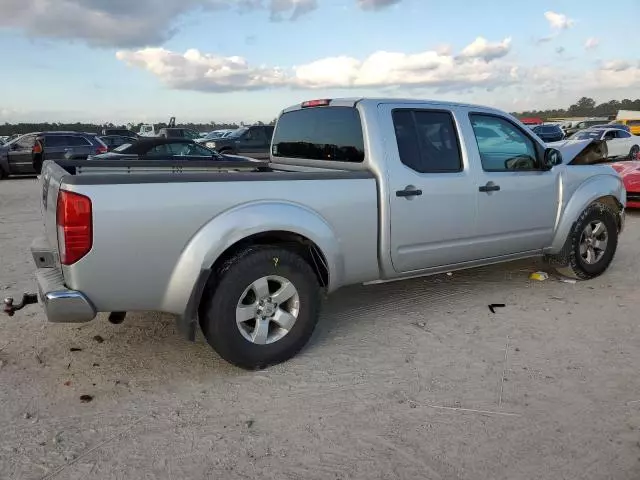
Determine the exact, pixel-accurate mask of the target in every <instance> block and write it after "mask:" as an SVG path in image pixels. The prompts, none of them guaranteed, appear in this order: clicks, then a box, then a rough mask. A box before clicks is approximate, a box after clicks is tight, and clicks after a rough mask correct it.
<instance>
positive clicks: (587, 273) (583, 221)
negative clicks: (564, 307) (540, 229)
mask: <svg viewBox="0 0 640 480" xmlns="http://www.w3.org/2000/svg"><path fill="white" fill-rule="evenodd" d="M617 248H618V224H617V221H616V214H615V212H613V211H612V210H611V208H610V207H608V206H607V205H604V204H602V203H594V204H592V205H590V206H589V207H588V208H587V209H586V210H585V211H584V212H583V213H582V215H580V217H579V218H578V220H577V221H576V223H575V224H574V225H573V228H572V229H571V231H570V232H569V238H568V239H567V244H566V247H565V249H566V250H565V251H566V256H565V262H566V263H565V262H563V263H565V264H564V265H561V266H558V267H556V269H557V270H558V272H559V273H560V274H562V275H565V276H567V277H571V278H576V279H580V280H589V279H591V278H595V277H597V276H599V275H602V274H603V273H604V272H605V271H606V270H607V268H608V267H609V265H610V264H611V261H612V260H613V256H614V255H615V253H616V249H617Z"/></svg>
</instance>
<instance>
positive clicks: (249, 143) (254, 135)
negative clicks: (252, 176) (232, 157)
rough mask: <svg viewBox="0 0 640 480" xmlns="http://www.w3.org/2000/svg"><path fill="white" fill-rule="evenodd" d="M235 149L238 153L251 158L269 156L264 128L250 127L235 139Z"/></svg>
mask: <svg viewBox="0 0 640 480" xmlns="http://www.w3.org/2000/svg"><path fill="white" fill-rule="evenodd" d="M237 151H238V153H239V154H240V155H247V156H249V157H252V158H264V157H265V155H266V156H267V157H268V156H269V144H268V142H267V136H266V135H265V134H264V129H262V128H254V127H251V128H249V130H247V131H246V132H245V133H244V135H242V137H241V138H240V140H238V141H237Z"/></svg>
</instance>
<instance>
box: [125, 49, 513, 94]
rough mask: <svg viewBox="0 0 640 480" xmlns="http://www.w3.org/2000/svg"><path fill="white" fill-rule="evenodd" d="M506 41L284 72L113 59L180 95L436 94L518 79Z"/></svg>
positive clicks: (207, 62)
mask: <svg viewBox="0 0 640 480" xmlns="http://www.w3.org/2000/svg"><path fill="white" fill-rule="evenodd" d="M510 45H511V40H510V39H508V38H507V39H505V40H503V41H502V42H498V43H489V42H487V41H486V40H485V39H482V38H479V39H476V40H475V41H474V42H473V43H472V44H470V45H469V46H467V47H466V48H465V49H463V51H462V52H461V54H460V55H458V56H455V55H452V54H451V53H449V52H447V51H445V50H442V49H440V50H437V51H436V50H428V51H424V52H419V53H401V52H386V51H378V52H375V53H373V54H371V55H369V56H368V57H366V58H365V59H362V60H361V59H357V58H353V57H349V56H336V57H327V58H323V59H319V60H316V61H312V62H310V63H307V64H303V65H299V66H295V67H293V68H289V69H282V68H277V67H267V66H251V65H249V63H248V62H247V61H246V60H245V59H244V58H241V57H221V56H217V55H212V54H203V53H201V52H199V51H198V50H193V49H192V50H188V51H187V52H186V53H184V54H180V53H175V52H171V51H169V50H165V49H162V48H146V49H142V50H137V51H131V50H123V51H119V52H118V53H117V54H116V56H117V58H118V59H119V60H121V61H124V62H126V63H127V64H129V65H131V66H134V67H138V68H143V69H145V70H147V71H149V72H151V73H152V74H154V75H155V76H157V77H158V78H159V79H160V80H161V81H162V82H163V83H165V84H166V85H168V86H170V87H172V88H176V89H184V90H199V91H240V90H256V89H266V88H274V87H291V88H309V89H316V88H380V87H402V86H404V87H435V88H439V89H440V90H464V89H469V88H476V87H482V88H495V87H496V86H498V85H504V84H508V83H513V82H515V81H516V80H517V69H516V70H514V66H513V65H510V64H506V63H496V60H497V59H499V58H501V57H504V56H505V55H506V54H507V53H508V52H509V50H510Z"/></svg>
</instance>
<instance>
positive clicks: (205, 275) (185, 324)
mask: <svg viewBox="0 0 640 480" xmlns="http://www.w3.org/2000/svg"><path fill="white" fill-rule="evenodd" d="M210 276H211V269H206V270H201V271H200V275H198V279H197V280H196V284H195V285H194V287H193V290H192V292H191V296H190V297H189V301H188V302H187V307H186V308H185V310H184V313H183V314H182V315H180V316H179V317H178V318H176V328H177V330H178V331H179V332H180V334H181V335H183V336H184V337H185V338H186V339H187V340H189V341H191V342H194V341H195V340H196V330H197V329H198V309H199V307H200V300H201V299H202V294H203V292H204V289H205V287H206V285H207V281H208V280H209V277H210Z"/></svg>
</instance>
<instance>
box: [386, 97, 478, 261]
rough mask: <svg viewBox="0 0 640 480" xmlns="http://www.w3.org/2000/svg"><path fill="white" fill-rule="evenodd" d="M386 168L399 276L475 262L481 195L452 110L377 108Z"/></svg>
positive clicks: (392, 239) (392, 247)
mask: <svg viewBox="0 0 640 480" xmlns="http://www.w3.org/2000/svg"><path fill="white" fill-rule="evenodd" d="M379 111H380V119H381V122H382V123H383V125H384V131H389V132H393V131H394V132H395V136H394V137H393V138H388V139H385V141H386V143H387V145H388V148H387V155H388V157H387V166H388V167H387V168H388V186H389V187H388V188H389V190H388V202H389V214H390V246H391V260H392V262H393V267H394V269H395V270H396V271H397V272H403V273H406V272H411V271H419V270H424V269H428V268H433V267H438V266H444V265H450V264H454V263H461V262H465V261H469V260H473V258H474V252H473V248H472V246H473V237H474V235H475V233H474V232H475V228H476V225H475V224H476V202H477V193H476V192H475V191H474V188H473V187H474V185H475V182H474V178H473V173H472V170H471V169H470V168H469V165H468V163H467V162H466V160H464V159H463V156H462V154H461V148H460V142H459V139H458V137H459V135H458V130H459V129H458V127H457V124H456V121H455V120H454V110H451V109H449V108H443V109H425V108H424V106H418V107H417V108H410V107H409V106H406V107H405V106H403V107H402V108H393V107H392V106H390V105H381V106H380V107H379Z"/></svg>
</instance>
